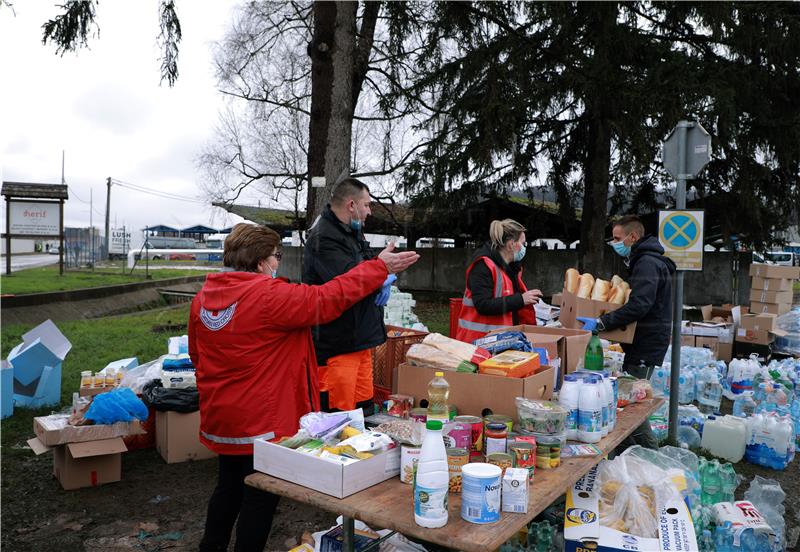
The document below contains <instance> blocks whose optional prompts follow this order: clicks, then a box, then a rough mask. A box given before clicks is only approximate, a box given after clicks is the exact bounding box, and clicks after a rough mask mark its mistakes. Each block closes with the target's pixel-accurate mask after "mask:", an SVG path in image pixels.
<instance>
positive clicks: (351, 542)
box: [342, 516, 356, 552]
mask: <svg viewBox="0 0 800 552" xmlns="http://www.w3.org/2000/svg"><path fill="white" fill-rule="evenodd" d="M355 526H356V525H355V520H354V519H353V518H351V517H347V516H342V530H343V531H342V532H343V533H344V535H343V536H344V542H342V552H355V550H356V537H355Z"/></svg>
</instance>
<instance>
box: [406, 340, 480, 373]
mask: <svg viewBox="0 0 800 552" xmlns="http://www.w3.org/2000/svg"><path fill="white" fill-rule="evenodd" d="M406 360H407V361H408V362H410V363H411V364H413V365H414V366H425V367H427V368H435V369H437V370H449V371H451V372H456V371H459V372H475V371H477V369H478V367H477V366H475V365H474V364H472V363H470V362H465V361H462V360H461V359H460V358H458V357H457V356H454V355H451V354H449V353H445V352H444V351H442V350H441V349H437V348H436V347H432V346H430V345H426V344H425V343H415V344H414V345H412V346H411V347H409V349H408V352H406Z"/></svg>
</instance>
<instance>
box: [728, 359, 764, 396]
mask: <svg viewBox="0 0 800 552" xmlns="http://www.w3.org/2000/svg"><path fill="white" fill-rule="evenodd" d="M762 368H763V367H762V366H761V363H760V362H758V355H750V358H743V359H739V358H737V359H733V360H732V361H731V362H730V364H729V365H728V374H727V379H728V383H729V385H728V388H729V389H730V395H731V396H729V397H728V398H729V399H731V400H733V399H735V398H736V396H737V395H741V394H742V393H748V392H752V391H753V380H754V379H755V378H756V375H757V374H760V373H761V372H762Z"/></svg>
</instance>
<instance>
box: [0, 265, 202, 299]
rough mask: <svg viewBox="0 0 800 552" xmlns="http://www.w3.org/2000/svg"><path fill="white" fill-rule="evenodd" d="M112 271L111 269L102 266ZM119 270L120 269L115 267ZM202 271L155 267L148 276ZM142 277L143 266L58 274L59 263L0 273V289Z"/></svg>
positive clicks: (36, 289) (60, 287) (33, 289)
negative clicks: (129, 270)
mask: <svg viewBox="0 0 800 552" xmlns="http://www.w3.org/2000/svg"><path fill="white" fill-rule="evenodd" d="M104 270H106V271H107V272H111V269H110V268H109V269H104ZM117 270H119V269H117ZM203 274H205V272H204V271H202V270H181V269H170V268H164V269H158V270H151V271H150V276H151V278H152V279H153V280H156V279H158V280H161V279H165V278H178V277H182V276H201V275H203ZM144 277H145V271H144V269H141V270H140V269H136V271H135V272H134V273H133V275H131V274H122V273H121V271H120V273H118V274H107V273H100V272H86V271H81V272H71V271H70V272H64V274H63V275H59V274H58V266H57V265H55V266H45V267H41V268H29V269H26V270H20V271H19V272H14V273H12V274H11V275H9V276H5V275H4V276H2V277H0V292H2V293H7V294H14V295H21V294H25V293H41V292H47V291H66V290H73V289H84V288H91V287H98V286H108V285H113V284H127V283H131V282H143V281H144Z"/></svg>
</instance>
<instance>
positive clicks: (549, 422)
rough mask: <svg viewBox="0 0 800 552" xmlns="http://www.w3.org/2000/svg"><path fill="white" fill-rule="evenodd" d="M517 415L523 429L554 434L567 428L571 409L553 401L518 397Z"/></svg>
mask: <svg viewBox="0 0 800 552" xmlns="http://www.w3.org/2000/svg"><path fill="white" fill-rule="evenodd" d="M517 415H518V417H519V428H520V429H521V430H523V431H535V432H537V433H544V434H553V433H561V432H563V431H565V430H566V427H567V416H568V415H569V411H568V410H567V409H566V408H564V407H563V406H561V405H559V404H558V403H554V402H551V401H534V400H530V399H525V398H522V397H517Z"/></svg>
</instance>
